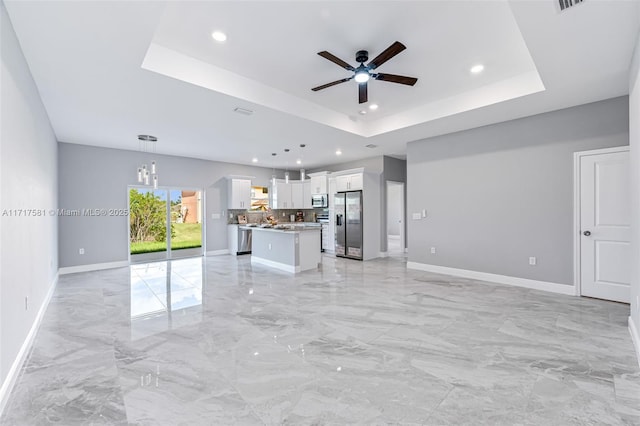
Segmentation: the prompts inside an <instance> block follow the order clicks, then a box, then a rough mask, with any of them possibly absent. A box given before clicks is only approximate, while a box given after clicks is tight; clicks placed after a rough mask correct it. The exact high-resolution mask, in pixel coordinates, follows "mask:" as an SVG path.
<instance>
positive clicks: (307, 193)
mask: <svg viewBox="0 0 640 426" xmlns="http://www.w3.org/2000/svg"><path fill="white" fill-rule="evenodd" d="M302 198H303V200H302V208H303V209H311V208H313V205H312V203H311V182H310V181H308V180H305V181H304V182H302Z"/></svg>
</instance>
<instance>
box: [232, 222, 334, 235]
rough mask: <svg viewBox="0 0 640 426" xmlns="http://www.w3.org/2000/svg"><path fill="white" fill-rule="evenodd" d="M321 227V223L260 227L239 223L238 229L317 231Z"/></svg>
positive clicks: (293, 231)
mask: <svg viewBox="0 0 640 426" xmlns="http://www.w3.org/2000/svg"><path fill="white" fill-rule="evenodd" d="M321 227H322V224H320V223H318V224H315V223H314V224H297V225H284V227H260V226H247V225H240V226H239V228H240V229H251V230H253V231H267V232H288V233H296V232H305V231H318V230H320V228H321Z"/></svg>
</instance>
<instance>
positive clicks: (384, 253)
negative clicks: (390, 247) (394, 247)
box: [378, 251, 389, 257]
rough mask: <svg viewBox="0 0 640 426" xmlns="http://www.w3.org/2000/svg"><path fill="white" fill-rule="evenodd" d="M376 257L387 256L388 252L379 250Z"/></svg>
mask: <svg viewBox="0 0 640 426" xmlns="http://www.w3.org/2000/svg"><path fill="white" fill-rule="evenodd" d="M378 257H389V252H388V251H381V252H380V253H378Z"/></svg>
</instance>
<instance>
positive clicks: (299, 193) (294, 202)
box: [287, 182, 304, 209]
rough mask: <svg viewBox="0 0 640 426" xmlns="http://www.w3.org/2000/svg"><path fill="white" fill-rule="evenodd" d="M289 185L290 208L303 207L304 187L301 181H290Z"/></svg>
mask: <svg viewBox="0 0 640 426" xmlns="http://www.w3.org/2000/svg"><path fill="white" fill-rule="evenodd" d="M289 185H291V206H290V207H287V208H290V209H303V208H304V188H303V184H302V182H292V183H290V184H289Z"/></svg>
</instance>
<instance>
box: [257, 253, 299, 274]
mask: <svg viewBox="0 0 640 426" xmlns="http://www.w3.org/2000/svg"><path fill="white" fill-rule="evenodd" d="M251 263H259V264H261V265H265V266H271V267H272V268H276V269H280V270H281V271H285V272H291V273H292V274H295V273H296V272H300V267H299V266H293V265H287V264H286V263H280V262H274V261H273V260H269V259H265V258H262V257H256V256H251Z"/></svg>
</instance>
